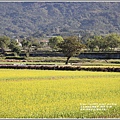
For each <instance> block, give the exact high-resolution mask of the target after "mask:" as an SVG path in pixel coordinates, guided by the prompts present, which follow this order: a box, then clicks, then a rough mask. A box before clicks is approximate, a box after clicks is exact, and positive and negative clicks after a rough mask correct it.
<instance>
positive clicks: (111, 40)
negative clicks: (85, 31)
mask: <svg viewBox="0 0 120 120" xmlns="http://www.w3.org/2000/svg"><path fill="white" fill-rule="evenodd" d="M86 46H87V49H89V50H90V51H94V50H95V49H96V48H98V51H114V50H115V48H118V47H120V35H118V34H115V33H114V34H108V35H106V36H94V37H93V38H89V39H88V40H87V42H86Z"/></svg>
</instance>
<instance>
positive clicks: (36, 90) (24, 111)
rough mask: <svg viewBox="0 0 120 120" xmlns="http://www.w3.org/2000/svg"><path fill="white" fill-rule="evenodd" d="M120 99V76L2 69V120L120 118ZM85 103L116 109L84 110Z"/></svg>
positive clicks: (0, 96) (0, 81)
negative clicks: (26, 119)
mask: <svg viewBox="0 0 120 120" xmlns="http://www.w3.org/2000/svg"><path fill="white" fill-rule="evenodd" d="M119 99H120V74H119V73H114V72H111V73H110V72H86V71H52V70H51V71H47V70H43V71H42V70H10V69H1V70H0V118H83V117H87V118H91V117H92V118H97V117H108V118H115V117H116V118H118V117H120V116H119V114H118V113H119V112H120V101H119ZM84 103H85V104H93V103H99V104H105V103H110V104H112V103H114V104H116V106H113V107H111V108H109V109H108V110H105V111H86V110H84V111H81V110H80V105H81V104H84Z"/></svg>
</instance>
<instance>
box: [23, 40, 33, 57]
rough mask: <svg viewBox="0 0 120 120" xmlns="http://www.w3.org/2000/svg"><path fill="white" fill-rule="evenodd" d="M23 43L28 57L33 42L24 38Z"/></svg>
mask: <svg viewBox="0 0 120 120" xmlns="http://www.w3.org/2000/svg"><path fill="white" fill-rule="evenodd" d="M21 44H22V47H23V49H24V50H25V54H26V57H28V56H29V53H30V47H31V46H32V44H31V42H30V41H28V40H25V39H24V40H23V41H22V42H21Z"/></svg>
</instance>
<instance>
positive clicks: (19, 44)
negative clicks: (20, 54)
mask: <svg viewBox="0 0 120 120" xmlns="http://www.w3.org/2000/svg"><path fill="white" fill-rule="evenodd" d="M15 41H16V42H17V43H18V46H20V47H22V44H21V43H20V42H19V40H18V39H15Z"/></svg>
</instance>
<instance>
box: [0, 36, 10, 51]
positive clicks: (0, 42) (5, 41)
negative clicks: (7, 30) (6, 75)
mask: <svg viewBox="0 0 120 120" xmlns="http://www.w3.org/2000/svg"><path fill="white" fill-rule="evenodd" d="M9 44H10V38H9V37H7V36H0V48H1V49H2V52H3V53H4V51H5V49H6V48H7V47H8V45H9Z"/></svg>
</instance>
